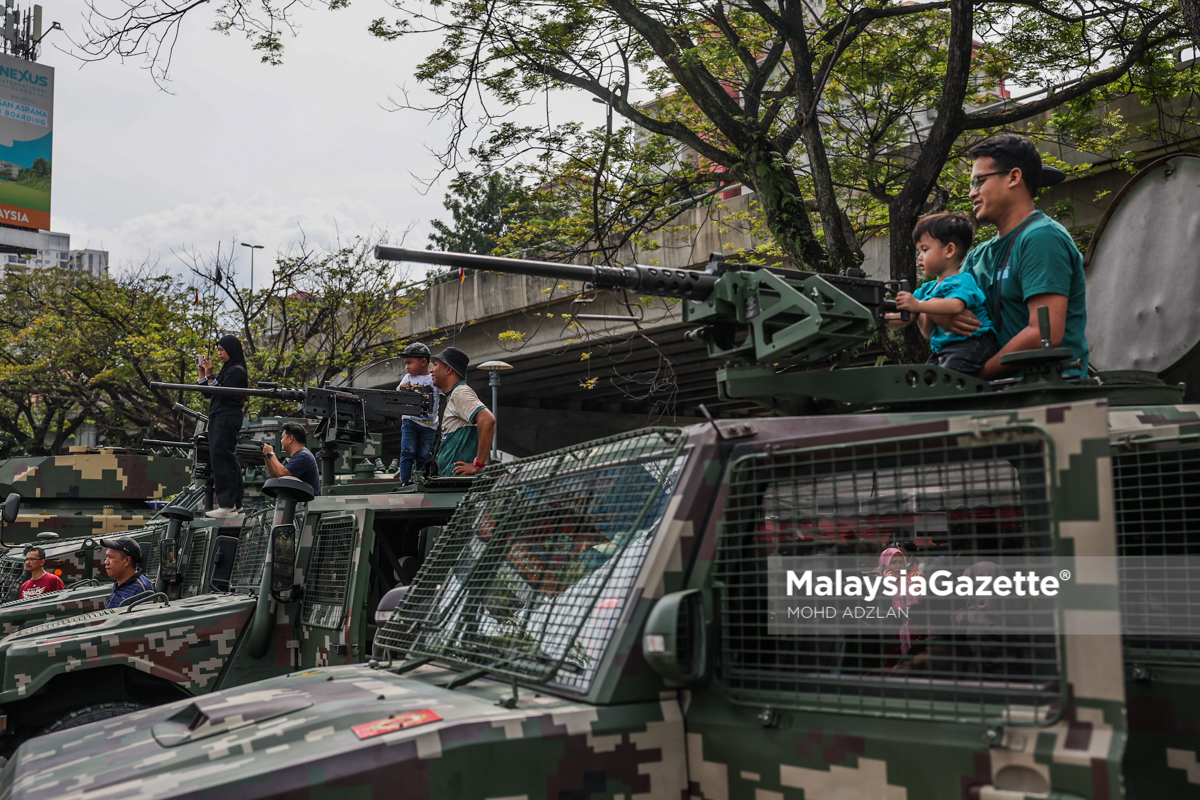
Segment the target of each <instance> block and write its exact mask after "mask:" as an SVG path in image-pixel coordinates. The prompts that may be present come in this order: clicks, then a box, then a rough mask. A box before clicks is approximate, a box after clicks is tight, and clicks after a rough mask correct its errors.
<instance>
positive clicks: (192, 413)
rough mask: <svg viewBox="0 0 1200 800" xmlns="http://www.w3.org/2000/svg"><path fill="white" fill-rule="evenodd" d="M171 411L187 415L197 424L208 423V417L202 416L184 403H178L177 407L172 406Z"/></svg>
mask: <svg viewBox="0 0 1200 800" xmlns="http://www.w3.org/2000/svg"><path fill="white" fill-rule="evenodd" d="M171 410H173V411H178V412H179V413H180V414H186V415H187V416H189V417H191V418H192V419H194V420H196V421H197V422H203V423H207V422H208V417H206V416H205V415H204V414H201V413H200V412H199V411H196V410H194V409H191V408H188V407H187V406H185V405H184V404H183V403H176V404H175V405H173V406H171Z"/></svg>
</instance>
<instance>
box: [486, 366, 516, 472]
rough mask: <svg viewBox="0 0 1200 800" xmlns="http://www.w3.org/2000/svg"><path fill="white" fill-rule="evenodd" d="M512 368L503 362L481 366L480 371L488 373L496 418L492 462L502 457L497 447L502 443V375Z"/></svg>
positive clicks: (493, 412) (493, 414)
mask: <svg viewBox="0 0 1200 800" xmlns="http://www.w3.org/2000/svg"><path fill="white" fill-rule="evenodd" d="M512 368H513V367H512V364H506V363H504V362H503V361H485V362H483V363H482V364H480V365H479V369H482V370H486V371H487V374H488V386H490V387H492V416H493V417H495V418H496V433H495V434H493V435H492V461H495V460H496V459H497V458H499V457H500V448H499V446H498V445H497V443H498V442H499V441H500V373H501V372H502V371H504V370H506V369H512Z"/></svg>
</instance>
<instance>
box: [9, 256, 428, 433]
mask: <svg viewBox="0 0 1200 800" xmlns="http://www.w3.org/2000/svg"><path fill="white" fill-rule="evenodd" d="M375 244H376V240H374V239H366V238H363V239H358V240H355V241H353V242H351V243H349V244H343V245H337V246H335V247H332V248H329V249H325V248H314V247H308V246H305V245H303V244H301V245H298V246H297V247H296V248H294V249H293V250H292V251H291V252H290V253H285V254H283V255H282V256H280V257H279V259H278V260H277V262H276V264H275V266H274V268H273V269H272V278H271V281H270V283H269V284H268V285H267V286H266V287H265V288H262V289H259V290H257V291H253V292H252V291H250V290H249V289H245V288H238V287H237V285H236V272H235V270H234V265H233V263H232V260H231V259H229V258H223V257H211V258H200V257H197V258H195V259H193V260H192V266H193V280H192V281H190V282H189V281H184V280H181V279H179V278H176V277H172V276H170V275H164V274H155V273H154V272H153V271H150V270H148V269H143V270H135V271H130V272H127V273H124V274H121V275H119V276H117V277H110V276H107V275H102V276H94V275H90V274H88V273H84V272H78V271H74V270H66V269H58V268H33V267H16V268H11V269H9V270H7V271H6V272H4V273H3V275H2V276H0V298H2V300H3V302H2V303H0V307H2V308H3V311H0V439H2V440H3V441H0V447H7V448H8V450H9V452H23V453H29V454H44V453H57V452H61V450H62V448H63V447H64V446H65V444H66V443H67V442H68V441H70V440H71V439H72V437H74V436H76V435H77V434H78V433H79V431H80V430H81V429H82V428H83V427H84V426H85V425H90V426H94V427H95V429H96V431H97V432H98V433H99V435H100V436H101V437H102V439H103V440H104V442H105V443H106V444H109V445H123V446H133V447H136V446H139V445H140V442H141V440H142V439H144V438H166V439H180V438H186V437H187V436H189V435H190V433H191V429H192V428H191V425H192V423H191V422H190V421H189V420H188V419H187V418H185V417H184V416H182V415H180V414H179V413H178V412H175V411H173V410H172V406H173V404H174V403H175V402H176V401H179V402H183V403H184V404H185V405H189V406H191V407H193V408H196V409H200V410H202V409H204V408H205V406H206V405H207V403H206V402H205V400H204V398H203V397H202V396H200V395H198V394H194V393H172V392H164V391H161V390H158V389H152V388H151V387H150V384H151V383H152V382H164V383H191V382H193V381H195V380H196V377H197V372H196V364H195V357H196V356H197V355H199V354H205V355H209V356H212V357H215V348H214V342H215V341H216V339H217V337H218V336H219V335H221V334H222V333H227V332H232V333H234V334H235V335H237V336H238V338H239V339H241V341H242V343H243V346H244V348H245V351H246V355H247V363H248V366H249V368H250V377H251V380H269V381H274V382H278V383H283V384H285V385H289V386H293V387H297V388H299V387H303V386H305V385H308V384H310V383H321V382H324V381H327V380H336V379H337V378H339V377H342V376H346V375H349V374H351V373H352V372H353V371H354V370H355V369H358V368H360V367H362V366H364V365H366V364H367V363H369V362H371V361H374V360H377V359H380V358H385V357H388V356H392V355H395V354H396V353H397V352H399V350H400V349H402V347H403V342H399V341H397V339H396V326H395V323H396V320H397V319H398V318H399V317H400V316H401V315H402V314H404V313H405V312H406V310H407V308H408V306H409V305H410V304H411V303H412V302H413V300H412V299H411V298H405V297H404V296H402V295H400V294H398V292H397V291H396V289H397V276H396V275H395V274H394V266H393V265H392V264H390V263H387V262H378V261H375V259H374V257H373V250H374V246H375ZM218 267H220V269H221V281H220V282H219V283H218V282H216V281H215V278H216V274H217V268H218ZM250 408H251V409H252V410H258V411H262V412H270V413H293V412H294V410H295V407H294V405H286V404H284V405H270V404H268V403H265V402H264V401H261V400H258V401H252V403H251V405H250Z"/></svg>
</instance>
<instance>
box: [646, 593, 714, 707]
mask: <svg viewBox="0 0 1200 800" xmlns="http://www.w3.org/2000/svg"><path fill="white" fill-rule="evenodd" d="M707 630H708V625H707V624H706V620H705V615H704V596H703V594H702V593H701V592H700V590H699V589H688V590H687V591H683V592H672V593H671V594H668V595H666V596H664V597H662V598H660V599H659V601H658V602H657V603H655V604H654V608H652V609H650V616H649V617H648V618H647V619H646V627H645V628H644V630H643V633H642V653H643V654H644V655H645V656H646V661H647V663H649V664H650V668H651V669H653V670H654V671H655V672H657V673H658V674H659V675H661V676H662V678H663V681H665V682H666V684H667V686H670V687H673V688H681V687H686V686H695V685H697V684H700V683H703V682H704V681H705V680H706V679H707V678H708V634H707Z"/></svg>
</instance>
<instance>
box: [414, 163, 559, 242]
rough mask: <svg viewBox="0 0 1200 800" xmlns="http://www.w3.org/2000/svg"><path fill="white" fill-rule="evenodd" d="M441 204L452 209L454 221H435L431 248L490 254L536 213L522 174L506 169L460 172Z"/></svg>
mask: <svg viewBox="0 0 1200 800" xmlns="http://www.w3.org/2000/svg"><path fill="white" fill-rule="evenodd" d="M442 205H443V206H445V208H446V210H447V211H449V212H450V216H451V219H452V223H451V225H447V224H446V223H444V222H442V221H441V220H436V219H435V220H433V221H432V223H431V224H432V226H433V228H434V230H435V231H437V232H436V233H433V234H431V235H430V237H429V240H430V241H431V242H432V244H431V245H429V248H428V249H430V250H435V249H436V250H450V251H455V252H459V253H483V254H489V253H492V252H493V251H495V250H496V248H497V247H498V246H499V244H500V242H501V241H502V240H503V239H504V237H505V236H507V235H508V233H509V231H510V229H512V228H514V227H516V226H519V225H520V224H522V223H523V221H524V220H526V219H527V218H529V217H532V216H535V213H534V208H533V204H532V203H531V202H530V192H529V191H528V190H527V189H526V188H525V187H524V185H523V184H522V182H521V178H520V176H518V175H515V174H512V173H505V172H489V173H487V174H484V175H475V174H471V173H465V172H462V173H459V174H458V175H456V176H455V177H454V180H452V181H451V182H450V191H449V192H447V193H446V196H445V199H444V200H443V201H442Z"/></svg>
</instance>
